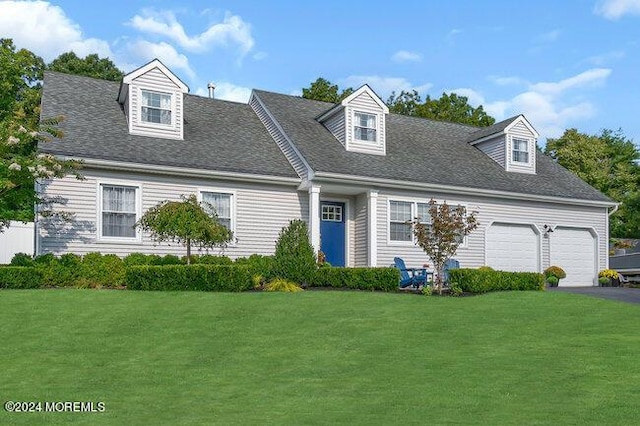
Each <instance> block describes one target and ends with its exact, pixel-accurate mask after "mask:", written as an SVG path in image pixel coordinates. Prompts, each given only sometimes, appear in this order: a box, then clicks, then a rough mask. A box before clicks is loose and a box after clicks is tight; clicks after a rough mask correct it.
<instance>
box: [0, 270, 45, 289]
mask: <svg viewBox="0 0 640 426" xmlns="http://www.w3.org/2000/svg"><path fill="white" fill-rule="evenodd" d="M41 283H42V272H41V271H39V270H37V269H36V268H34V267H32V266H3V267H2V268H0V288H38V287H40V286H41Z"/></svg>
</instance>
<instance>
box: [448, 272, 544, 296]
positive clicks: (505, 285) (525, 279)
mask: <svg viewBox="0 0 640 426" xmlns="http://www.w3.org/2000/svg"><path fill="white" fill-rule="evenodd" d="M449 281H450V282H451V286H452V287H454V286H457V287H459V288H461V289H462V291H465V292H468V293H487V292H490V291H510V290H544V275H542V274H539V273H536V272H504V271H486V270H479V269H451V270H449Z"/></svg>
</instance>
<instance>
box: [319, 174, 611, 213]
mask: <svg viewBox="0 0 640 426" xmlns="http://www.w3.org/2000/svg"><path fill="white" fill-rule="evenodd" d="M315 177H316V179H318V180H324V181H329V182H332V183H339V184H354V183H358V184H362V185H367V186H372V185H377V186H384V187H387V188H394V189H403V190H419V191H437V192H449V193H453V194H460V195H471V196H473V195H486V196H491V197H495V198H504V199H511V200H525V201H544V202H548V203H557V204H571V205H583V206H590V207H607V208H608V207H616V208H617V206H618V204H617V203H614V202H609V201H592V200H582V199H578V198H563V197H555V196H548V195H535V194H522V193H512V192H507V191H497V190H492V189H482V188H468V187H459V186H452V185H441V184H432V183H420V182H411V183H409V182H406V181H401V180H394V179H384V178H371V177H366V176H353V175H343V174H339V173H327V172H316V174H315Z"/></svg>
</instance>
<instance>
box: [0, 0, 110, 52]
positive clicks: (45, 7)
mask: <svg viewBox="0 0 640 426" xmlns="http://www.w3.org/2000/svg"><path fill="white" fill-rule="evenodd" d="M0 28H2V30H1V31H2V37H6V38H12V39H13V41H14V44H15V45H16V46H17V47H19V48H25V49H29V50H31V51H32V52H34V53H35V54H36V55H38V56H42V58H43V59H44V60H45V61H47V62H49V61H51V60H53V59H55V58H56V57H58V56H59V55H60V54H61V53H64V52H68V51H70V50H72V51H74V52H75V53H76V54H77V55H78V56H80V57H84V56H86V55H88V54H90V53H97V54H98V55H99V56H100V57H109V58H111V59H112V60H113V59H114V54H113V52H112V51H111V48H110V47H109V43H107V42H106V41H104V40H99V39H96V38H85V36H84V34H83V33H82V30H81V28H80V26H79V25H78V24H77V23H75V22H73V21H72V20H71V19H69V18H68V17H67V16H66V14H65V13H64V10H62V8H61V7H59V6H54V5H52V4H50V3H49V2H45V1H34V2H26V1H3V2H0Z"/></svg>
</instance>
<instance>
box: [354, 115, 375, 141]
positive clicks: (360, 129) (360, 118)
mask: <svg viewBox="0 0 640 426" xmlns="http://www.w3.org/2000/svg"><path fill="white" fill-rule="evenodd" d="M354 119H355V125H354V126H353V129H354V137H355V139H356V140H360V141H367V142H375V141H376V128H377V127H376V116H375V115H373V114H366V113H363V112H354Z"/></svg>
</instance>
